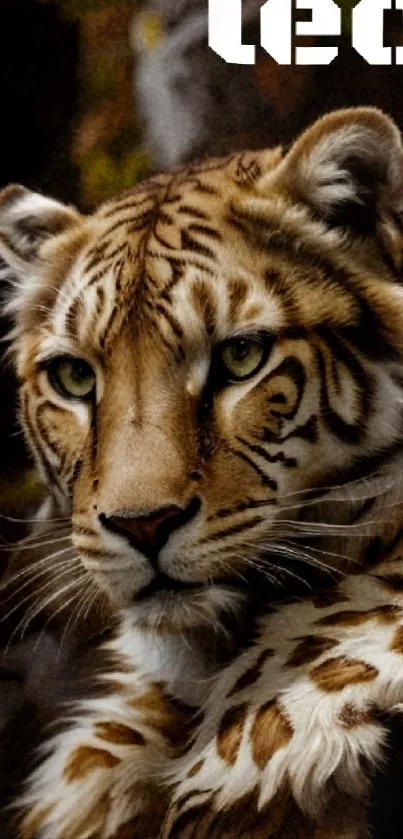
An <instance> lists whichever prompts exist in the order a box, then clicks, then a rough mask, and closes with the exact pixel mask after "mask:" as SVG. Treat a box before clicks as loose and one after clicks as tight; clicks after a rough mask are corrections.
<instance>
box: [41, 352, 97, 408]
mask: <svg viewBox="0 0 403 839" xmlns="http://www.w3.org/2000/svg"><path fill="white" fill-rule="evenodd" d="M48 377H49V381H50V383H51V385H52V387H53V388H54V389H55V390H56V391H57V392H58V393H60V395H61V396H64V397H67V398H68V399H82V400H88V399H89V398H90V396H91V395H92V393H93V391H94V388H95V382H96V377H95V372H94V370H93V369H92V367H91V365H90V364H88V363H87V362H86V361H83V359H82V358H74V357H70V356H63V357H62V358H55V359H54V360H53V361H52V362H51V363H50V364H49V366H48Z"/></svg>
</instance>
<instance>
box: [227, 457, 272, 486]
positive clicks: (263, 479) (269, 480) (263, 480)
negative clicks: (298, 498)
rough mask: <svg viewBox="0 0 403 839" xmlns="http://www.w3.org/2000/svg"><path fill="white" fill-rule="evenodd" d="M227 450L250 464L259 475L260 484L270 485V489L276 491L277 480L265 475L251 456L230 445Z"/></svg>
mask: <svg viewBox="0 0 403 839" xmlns="http://www.w3.org/2000/svg"><path fill="white" fill-rule="evenodd" d="M228 451H230V452H231V453H232V454H233V455H235V457H239V458H240V460H243V461H244V462H245V463H247V464H248V466H250V467H251V468H252V469H253V471H254V472H256V474H257V475H259V478H260V480H261V483H262V486H267V487H270V489H272V490H273V492H276V491H277V488H278V486H277V481H275V480H274V478H270V477H269V476H268V475H266V474H265V473H264V472H263V469H261V468H260V466H258V464H257V463H255V461H254V460H252V458H251V457H249V456H248V455H247V454H245V452H240V451H239V450H238V449H233V448H232V447H231V446H228Z"/></svg>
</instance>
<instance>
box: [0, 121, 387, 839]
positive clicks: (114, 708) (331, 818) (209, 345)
mask: <svg viewBox="0 0 403 839" xmlns="http://www.w3.org/2000/svg"><path fill="white" fill-rule="evenodd" d="M402 163H403V160H402V146H401V141H400V137H399V134H398V132H397V129H396V128H395V126H394V125H393V124H392V123H391V122H390V121H389V120H388V119H387V118H386V117H385V116H384V115H383V114H381V113H380V112H377V111H375V110H372V109H357V110H352V111H344V112H338V113H335V114H331V115H328V116H327V117H325V118H323V119H322V120H320V121H319V122H318V123H316V124H315V125H314V126H313V127H312V128H311V129H309V130H308V131H307V132H306V133H305V134H304V135H303V136H302V137H301V138H299V140H297V142H296V143H295V145H294V146H293V148H292V149H291V151H290V152H288V154H286V155H285V156H283V155H282V152H281V150H279V149H278V150H269V151H264V152H253V153H244V154H234V155H231V156H229V157H228V158H225V159H221V160H214V161H207V162H204V163H201V164H198V165H193V166H191V167H189V168H187V169H185V170H180V171H177V172H174V173H170V174H166V175H160V176H156V177H154V178H152V179H151V180H149V181H147V182H146V183H144V184H140V185H139V186H138V187H137V188H136V189H134V190H132V191H130V192H128V193H126V194H125V195H123V196H121V197H120V198H117V199H115V200H113V201H110V202H108V203H106V204H105V205H103V206H102V207H101V208H100V209H99V210H98V211H97V212H96V213H95V214H93V215H92V216H89V217H87V218H85V217H83V216H80V215H79V214H78V213H76V211H75V210H73V209H72V208H66V207H63V206H62V205H60V204H58V203H57V202H54V201H50V200H48V199H46V198H44V197H43V196H36V195H34V194H32V193H29V192H27V191H26V190H23V188H21V187H9V188H8V189H7V190H4V191H3V193H2V194H1V195H0V254H1V255H2V258H3V259H4V260H5V262H6V263H7V265H8V266H9V271H10V272H11V275H12V280H11V282H12V286H13V290H12V293H11V295H10V303H9V307H8V308H9V311H10V313H11V314H12V316H13V318H14V330H13V333H12V346H11V352H12V354H13V357H14V359H15V365H16V370H17V373H18V376H19V379H20V398H21V421H22V425H23V428H24V430H25V434H26V437H27V440H28V443H29V445H30V447H31V450H32V452H33V454H34V456H35V459H36V462H37V465H38V468H39V470H40V472H41V474H42V477H43V479H44V481H45V483H46V485H47V488H48V492H49V497H50V499H51V503H52V505H53V506H52V511H53V513H54V512H56V513H59V514H61V515H63V516H65V517H67V518H68V519H69V521H70V522H71V534H70V537H71V544H72V546H73V550H74V556H75V558H76V560H77V561H78V563H79V565H80V569H81V574H82V578H83V579H84V580H86V581H88V584H91V585H92V586H93V587H94V586H96V587H97V588H98V590H99V592H100V595H102V597H103V598H106V599H107V600H108V601H109V604H110V608H112V609H113V610H115V611H116V610H117V611H118V612H119V614H120V631H118V633H117V636H116V639H115V640H114V641H113V643H112V648H111V650H110V651H109V653H112V656H114V657H116V666H115V667H114V668H113V676H111V675H110V673H109V674H108V675H106V676H105V679H106V681H107V684H108V685H109V690H108V691H107V697H106V698H105V697H104V696H103V697H102V698H100V699H99V700H91V701H89V700H87V701H85V702H84V703H83V704H82V705H81V706H80V707H79V708H78V709H77V711H76V712H75V718H74V721H73V722H72V723H71V725H70V726H69V727H68V729H67V730H66V732H65V733H64V734H62V735H59V736H58V737H57V738H56V739H54V740H53V741H51V743H50V744H48V745H47V746H46V752H45V754H46V758H45V759H44V760H43V762H42V764H41V766H40V767H39V769H38V771H37V773H36V775H35V776H34V777H33V779H31V781H30V785H29V787H28V790H27V793H26V796H25V798H24V806H25V807H28V809H29V814H28V815H27V817H26V819H25V821H24V824H23V827H22V828H21V836H22V837H25V838H26V839H32V837H34V836H35V837H36V836H38V837H39V839H70V837H71V839H73V837H74V839H88V838H89V837H91V839H112V837H114V839H123V837H124V836H130V837H136V839H137V837H139V839H140V837H144V836H147V837H150V839H151V836H159V835H161V837H170V839H173V837H183V839H186V837H190V836H195V835H197V837H198V839H203V837H204V836H206V837H207V836H209V837H210V836H215V835H217V836H228V837H231V836H235V835H237V836H238V835H244V836H245V837H246V836H254V837H256V839H259V837H262V838H263V837H267V836H272V837H278V839H279V838H280V837H283V839H285V837H287V836H293V837H294V836H295V837H306V839H307V837H317V839H320V837H321V836H322V835H324V833H325V831H326V835H327V836H329V835H330V836H333V835H334V836H339V835H341V833H340V831H344V834H343V835H345V836H347V835H351V837H352V839H353V837H354V839H358V837H364V836H365V835H366V821H365V806H366V795H367V788H368V783H367V781H368V773H367V772H366V771H365V770H364V768H363V767H364V759H365V761H366V764H365V765H366V766H369V765H371V764H374V763H375V762H376V760H378V759H379V757H380V755H381V753H382V746H383V742H384V739H385V729H384V726H383V725H382V724H381V723H380V721H379V713H380V710H379V709H381V711H382V712H383V713H385V712H388V711H390V710H391V709H392V708H393V709H394V708H396V707H397V706H398V704H399V702H401V701H402V700H403V678H402V674H403V671H401V668H400V656H401V649H400V647H399V644H400V640H399V639H400V633H401V623H400V621H401V618H402V613H401V607H402V605H403V601H402V595H401V591H400V586H399V581H400V579H401V576H400V575H401V574H402V573H403V569H402V568H401V567H400V564H399V562H400V561H399V559H398V556H397V555H396V553H395V554H393V553H391V548H390V545H391V543H392V542H393V540H394V538H395V537H396V539H395V543H396V544H397V543H398V538H397V536H396V534H399V531H400V527H401V513H400V505H401V503H402V500H403V498H401V494H402V490H401V489H400V482H399V473H400V463H401V460H402V454H401V448H402V428H403V377H402V373H401V369H402V358H401V356H402V353H403V290H402V286H401V282H400V275H401V264H402V242H403V237H402V209H403V166H402ZM242 336H246V337H247V338H248V337H249V338H250V337H252V338H253V339H254V340H257V341H258V342H259V345H260V346H262V347H263V353H262V363H261V364H260V365H259V367H258V368H257V369H256V373H255V374H253V375H251V376H250V377H249V378H246V379H245V380H243V381H239V382H230V381H228V379H225V376H224V374H223V366H222V361H221V355H220V353H221V349H222V347H223V346H225V345H226V344H227V342H228V341H231V340H234V339H235V338H239V337H242ZM66 356H67V357H71V356H73V357H78V358H80V359H83V360H84V361H85V362H87V364H89V365H91V367H92V369H93V370H94V371H95V374H96V389H95V390H94V392H93V393H92V395H91V398H89V399H88V400H78V399H75V400H71V399H70V400H69V399H67V398H66V397H65V396H64V395H62V393H61V392H60V391H58V390H57V389H55V387H54V383H52V378H51V376H50V374H49V369H50V367H49V365H51V364H52V363H53V361H54V359H55V358H59V357H66ZM166 508H170V509H171V508H174V509H175V510H181V511H182V513H181V516H182V518H181V519H180V520H181V523H182V524H181V526H179V525H178V526H177V527H176V528H175V529H174V530H173V532H171V533H170V535H169V537H168V538H166V539H165V540H164V543H163V544H162V545H161V547H160V549H159V551H158V557H157V558H156V557H154V558H153V559H150V557H148V556H147V555H146V553H145V552H144V551H143V550H141V549H140V548H139V546H138V543H135V542H134V541H133V539H129V538H127V537H126V536H124V535H122V532H121V531H118V530H117V529H116V527H114V528H112V527H111V526H110V525H109V524H108V522H110V521H111V520H113V521H117V520H118V521H119V522H122V521H125V520H126V519H127V518H128V517H131V519H133V518H134V519H136V521H137V519H141V520H143V519H146V518H147V516H150V514H152V513H153V511H159V510H163V509H166ZM390 509H391V510H392V513H388V512H387V511H388V510H390ZM178 520H179V519H178ZM136 526H137V525H136ZM70 537H69V538H70ZM136 544H137V546H136ZM381 545H382V546H384V547H383V548H382V551H381V548H380V546H381ZM371 546H372V547H371ZM374 546H375V547H374ZM385 546H386V547H385ZM371 549H372V551H373V552H374V551H375V560H376V562H380V561H381V560H382V561H383V562H385V561H387V559H388V558H389V560H390V561H391V557H392V558H393V564H390V565H388V566H387V572H386V571H385V570H384V569H383V566H382V568H381V571H380V572H379V573H378V570H376V571H375V572H373V571H366V570H365V565H366V563H367V562H368V556H369V555H370V551H371ZM384 554H386V555H387V556H386V559H385V556H384ZM157 561H158V567H157ZM307 565H308V566H310V567H312V566H314V567H316V568H317V569H318V568H319V569H320V570H323V568H324V567H325V570H327V572H331V573H332V574H333V573H334V574H336V575H338V574H340V573H342V572H343V573H344V572H346V571H347V572H350V571H357V570H360V572H361V575H360V576H354V575H351V574H347V577H346V582H343V583H342V584H341V587H339V588H338V587H336V588H335V589H334V590H333V591H332V592H331V593H330V595H329V592H327V591H324V592H322V594H321V592H320V591H318V592H316V594H315V597H318V598H320V596H322V597H323V602H324V603H325V605H324V606H322V607H318V606H317V605H316V603H315V600H314V599H312V598H311V599H309V597H308V598H305V600H304V601H302V602H300V603H297V604H294V605H286V604H283V606H282V607H281V608H279V609H278V611H277V612H276V613H275V614H272V613H270V611H268V607H269V602H270V597H272V595H273V585H274V586H276V585H279V584H282V585H285V588H286V590H287V584H288V583H289V582H290V581H291V580H292V579H293V578H295V576H297V577H298V578H300V579H301V577H302V578H303V577H304V575H305V571H306V566H307ZM377 569H378V566H377ZM161 572H162V574H163V575H164V576H163V577H161V576H160V575H161ZM381 578H382V579H381ZM392 578H393V581H392V582H391V579H392ZM160 579H163V580H165V581H166V580H167V579H168V580H171V581H172V580H173V581H174V582H173V584H172V586H171V589H169V590H168V589H167V587H166V586H165V588H163V587H162V586H158V582H159V580H160ZM337 579H338V578H337ZM387 579H389V585H388V583H387V582H385V580H387ZM315 585H319V583H315ZM168 588H169V587H168ZM328 597H330V599H331V598H332V597H333V598H335V601H334V602H331V603H330V605H329V603H328V600H327V599H326V598H328ZM339 602H342V603H343V606H342V607H340V605H339ZM346 603H347V604H348V606H346ZM318 609H319V611H318ZM257 614H259V615H260V618H259V620H260V623H259V625H258V627H257V626H255V625H253V620H252V618H253V616H256V615H257ZM335 615H336V616H337V615H338V616H339V617H338V618H337V620H336V618H335ZM343 615H344V617H343ZM242 621H244V622H245V630H244V637H243V640H242V638H241V639H240V635H242V633H240V631H239V627H237V622H241V623H242ZM326 621H327V623H326ZM247 627H248V629H247ZM346 627H348V633H347V636H346V631H345V628H346ZM368 627H370V629H371V633H373V638H374V640H373V648H372V646H371V649H370V648H369V646H368V643H367V640H366V639H367V632H368ZM248 632H249V635H248V634H247V633H248ZM253 632H254V633H255V635H254V636H253ZM217 633H218V634H219V636H220V637H221V640H220V642H219V644H218V646H217V644H216V640H215V638H216V634H217ZM220 633H221V635H220ZM252 637H254V641H253V644H252V646H251V647H250V648H248V649H247V650H246V651H245V652H243V653H241V652H240V649H242V646H243V645H244V644H245V643H246V641H247V640H248V639H249V641H248V643H249V644H251V638H252ZM371 638H372V635H371ZM239 645H240V649H239ZM371 645H372V641H371ZM398 647H399V648H398ZM218 648H220V654H218ZM108 680H109V681H108ZM104 687H105V685H104ZM212 688H214V689H212ZM178 702H179V703H186V704H187V705H189V706H191V708H192V709H193V710H192V711H189V710H188V711H187V712H186V711H184V710H183V704H182V705H181V711H180V713H179V710H178V707H179V706H178V705H177V703H178ZM195 708H196V709H199V708H202V709H203V711H204V715H205V716H204V720H203V722H202V723H201V725H200V727H199V728H198V729H197V730H195V731H194V732H193V740H192V745H191V747H189V748H188V749H187V750H186V753H185V757H183V755H182V756H181V755H180V754H179V753H180V752H181V750H183V748H184V739H183V734H184V732H185V734H186V736H187V735H188V733H189V726H190V723H191V722H192V720H193V717H194V709H195ZM374 709H377V710H376V711H375V710H374ZM183 713H184V715H185V719H186V720H187V723H188V724H187V725H186V726H183V722H181V720H183V717H182V716H181V714H183ZM178 720H180V722H179V723H178ZM322 721H324V722H323V724H324V725H325V729H324V731H322V728H321V726H322ZM195 725H196V722H194V726H195ZM190 727H191V726H190ZM172 784H173V785H174V786H173V791H172ZM155 789H157V790H159V795H160V804H161V806H160V808H155V806H154V803H153V802H154V796H155ZM354 799H357V800H359V801H360V802H361V809H360V810H359V815H358V816H357V818H355V815H354V818H353V815H352V814H353V813H354V814H355V812H356V811H355V806H354V803H353V804H351V801H353V802H354ZM169 800H171V804H169ZM342 800H343V801H344V804H343V807H344V812H345V813H349V816H348V819H349V820H350V826H351V831H350V834H349V833H348V830H349V829H350V828H349V827H348V826H347V822H346V821H343V818H344V816H341V815H340V817H339V816H337V817H336V815H335V812H336V810H337V807H340V802H341V801H342ZM73 801H74V802H78V803H77V805H76V806H74V808H73V809H74V813H73V812H72V802H73ZM240 808H241V810H244V811H245V812H246V813H247V814H248V815H247V817H246V821H245V827H244V828H243V830H244V833H243V834H241V833H239V832H236V831H237V827H236V826H237V825H239V819H240V815H239V813H240ZM157 811H158V812H157ZM234 825H235V827H234ZM195 831H196V832H195ZM214 831H215V832H214Z"/></svg>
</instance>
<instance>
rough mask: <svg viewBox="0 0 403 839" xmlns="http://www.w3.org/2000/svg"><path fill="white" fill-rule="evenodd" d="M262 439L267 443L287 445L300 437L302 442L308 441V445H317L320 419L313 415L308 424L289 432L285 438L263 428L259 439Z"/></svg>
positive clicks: (269, 429)
mask: <svg viewBox="0 0 403 839" xmlns="http://www.w3.org/2000/svg"><path fill="white" fill-rule="evenodd" d="M260 437H261V439H262V440H263V441H264V442H265V443H285V442H286V441H287V440H290V439H291V438H292V437H300V439H301V440H306V441H307V442H308V443H317V442H318V418H317V416H316V415H315V414H312V416H311V417H309V419H308V420H307V422H305V423H303V425H299V426H297V428H294V429H293V431H290V432H289V434H285V435H284V437H280V436H279V435H278V434H275V433H274V431H272V430H271V428H263V429H262V433H261V435H259V438H260Z"/></svg>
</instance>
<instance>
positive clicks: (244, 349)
mask: <svg viewBox="0 0 403 839" xmlns="http://www.w3.org/2000/svg"><path fill="white" fill-rule="evenodd" d="M250 349H251V346H250V342H249V341H246V339H245V338H240V339H239V341H235V342H234V344H233V345H232V347H231V354H232V357H233V359H234V361H244V359H245V358H246V357H247V355H248V353H250Z"/></svg>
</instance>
